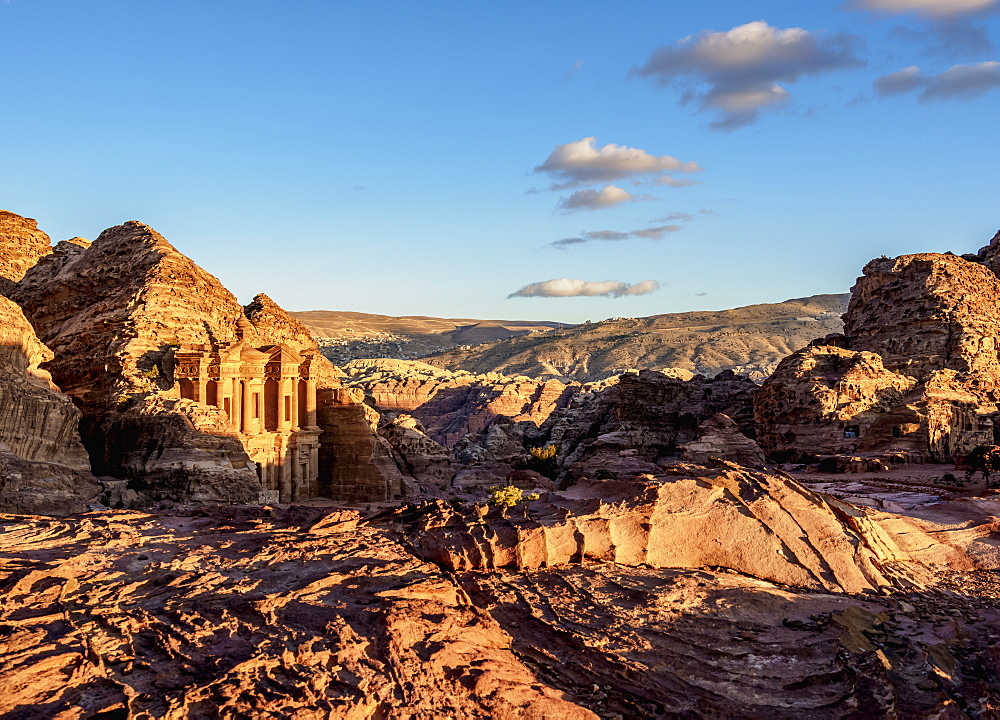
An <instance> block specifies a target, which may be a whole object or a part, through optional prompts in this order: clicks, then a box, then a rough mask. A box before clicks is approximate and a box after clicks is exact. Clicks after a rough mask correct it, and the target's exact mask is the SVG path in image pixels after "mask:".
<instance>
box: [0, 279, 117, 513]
mask: <svg viewBox="0 0 1000 720" xmlns="http://www.w3.org/2000/svg"><path fill="white" fill-rule="evenodd" d="M51 358H52V353H51V351H50V350H49V349H48V348H47V347H45V345H43V344H42V343H41V342H39V340H38V338H37V337H36V336H35V333H34V331H33V329H32V327H31V325H30V324H29V323H28V321H27V320H26V319H25V317H24V315H23V314H22V313H21V309H20V308H19V307H18V306H17V305H16V304H14V303H13V302H11V301H10V300H8V299H7V298H5V297H0V511H5V512H28V513H54V514H66V513H71V512H80V511H82V510H84V509H85V506H86V503H87V501H88V500H90V499H92V498H93V497H94V496H95V495H96V494H97V492H98V490H99V489H100V488H99V486H98V485H97V484H96V483H95V482H94V479H93V477H91V476H90V473H89V470H90V464H89V462H88V459H87V453H86V451H85V450H84V449H83V445H82V444H81V443H80V435H79V431H78V426H79V421H80V411H79V410H77V409H76V407H74V406H73V403H72V402H70V400H69V398H67V397H66V396H65V395H63V394H62V393H60V392H58V388H56V386H55V385H53V384H52V381H51V376H50V375H49V373H48V372H46V371H45V370H42V369H40V368H39V364H40V363H42V362H45V361H47V360H50V359H51Z"/></svg>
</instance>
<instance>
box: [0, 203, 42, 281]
mask: <svg viewBox="0 0 1000 720" xmlns="http://www.w3.org/2000/svg"><path fill="white" fill-rule="evenodd" d="M51 245H52V241H51V240H49V236H48V235H46V234H45V233H43V232H42V231H41V230H39V229H38V224H37V223H36V222H35V221H34V220H32V219H30V218H25V217H21V216H20V215H15V214H14V213H12V212H7V211H6V210H0V295H7V294H9V293H10V292H11V290H13V288H14V286H15V284H16V283H17V282H18V281H19V280H20V279H21V278H23V277H24V274H25V273H26V272H27V271H28V270H29V269H30V268H31V267H33V266H34V265H35V263H37V262H38V259H39V258H41V257H43V256H44V255H47V254H48V253H50V252H51V251H52V248H51Z"/></svg>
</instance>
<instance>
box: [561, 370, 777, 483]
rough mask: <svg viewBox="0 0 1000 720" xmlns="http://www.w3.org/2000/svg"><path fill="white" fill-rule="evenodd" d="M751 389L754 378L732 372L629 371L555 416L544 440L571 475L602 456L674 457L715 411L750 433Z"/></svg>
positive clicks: (575, 474)
mask: <svg viewBox="0 0 1000 720" xmlns="http://www.w3.org/2000/svg"><path fill="white" fill-rule="evenodd" d="M756 390H757V385H756V384H755V383H753V382H752V381H750V380H747V379H746V378H741V377H738V376H736V375H734V374H733V373H732V372H722V373H719V374H718V375H717V376H716V377H714V378H711V379H706V378H703V377H701V376H698V377H695V378H694V379H692V380H688V381H684V380H678V379H676V378H671V377H667V376H666V375H664V374H663V373H659V372H655V371H652V370H644V371H642V372H640V373H638V374H631V373H628V374H625V375H622V376H621V378H620V379H619V381H618V383H617V384H616V385H612V386H611V387H609V388H608V389H606V390H604V391H602V392H598V393H594V394H588V395H587V396H581V397H580V398H578V400H577V402H576V403H574V405H572V406H571V407H570V408H569V409H568V410H567V411H565V412H563V413H560V414H559V415H558V416H556V417H554V418H553V420H552V421H551V422H550V424H549V426H548V427H547V428H546V430H547V432H548V442H550V443H552V444H554V445H555V446H556V447H557V448H558V451H559V454H558V457H559V465H560V467H561V468H562V469H563V470H564V471H567V472H569V473H570V475H571V476H574V477H575V476H579V475H580V474H581V473H582V472H585V468H584V466H586V465H590V466H593V465H594V463H595V462H596V460H597V459H598V458H599V457H602V456H609V457H616V456H618V455H619V454H620V453H627V454H628V455H629V456H630V457H636V458H638V459H641V460H643V461H646V462H649V463H655V462H657V461H658V460H661V459H664V458H669V457H678V456H679V455H680V452H681V449H680V448H681V446H682V445H684V444H685V443H690V442H693V441H696V440H698V438H699V436H700V434H701V431H700V430H699V426H700V425H701V424H702V423H703V422H705V421H706V420H708V419H709V418H711V417H712V416H713V415H715V414H717V413H723V414H725V415H727V416H728V417H730V418H731V419H732V420H733V421H734V422H735V424H736V426H737V428H738V429H739V431H740V432H742V433H744V434H745V435H747V436H751V437H752V436H753V433H754V425H753V393H754V392H756ZM574 466H576V467H575V468H574Z"/></svg>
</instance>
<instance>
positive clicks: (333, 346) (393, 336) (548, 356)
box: [290, 293, 850, 382]
mask: <svg viewBox="0 0 1000 720" xmlns="http://www.w3.org/2000/svg"><path fill="white" fill-rule="evenodd" d="M849 300H850V295H849V294H846V293H845V294H842V295H814V296H812V297H806V298H796V299H792V300H786V301H785V302H781V303H766V304H760V305H748V306H746V307H741V308H735V309H732V310H715V311H703V312H686V313H669V314H665V315H653V316H651V317H645V318H611V319H609V320H603V321H601V322H596V323H584V324H582V325H567V324H565V323H558V322H543V321H522V320H472V319H445V318H432V317H424V316H408V317H391V316H387V315H371V314H367V313H355V312H334V311H324V310H314V311H308V312H293V313H290V315H292V316H293V317H294V318H296V319H297V320H299V321H300V322H301V323H303V324H304V325H305V326H306V327H307V328H308V329H309V330H310V331H311V332H312V333H313V334H314V335H315V336H316V338H317V340H318V341H319V344H320V346H321V348H322V350H323V353H324V354H325V355H326V356H327V357H329V358H330V359H331V360H333V361H334V362H341V363H343V362H348V361H350V360H354V359H362V358H379V357H390V358H418V357H419V358H421V359H423V360H424V361H425V362H428V363H431V364H433V365H437V366H439V367H442V368H447V369H449V370H467V371H469V372H471V373H475V374H482V373H489V372H499V373H503V374H507V375H527V376H529V377H535V378H548V377H558V378H563V379H573V380H579V381H585V382H586V381H595V380H601V379H603V378H605V377H608V376H609V375H614V374H617V373H620V372H623V371H626V370H634V369H644V368H652V369H657V370H662V369H666V368H672V369H673V370H672V372H673V373H674V374H678V375H681V376H685V375H689V374H694V373H696V374H702V375H709V376H711V375H715V374H716V373H718V372H720V371H722V370H733V371H735V372H737V373H740V374H744V375H748V376H749V377H753V378H758V379H760V378H764V377H766V376H767V375H770V374H771V372H772V371H773V370H774V368H775V367H776V366H777V364H778V362H780V360H781V359H782V358H783V357H785V356H786V355H789V354H791V353H792V352H794V351H796V350H798V349H799V348H801V347H804V346H805V345H807V344H808V343H809V342H810V341H811V340H814V339H815V338H818V337H823V336H824V335H828V334H830V333H835V332H840V331H841V329H842V328H843V325H842V322H841V319H840V316H841V314H842V313H843V312H844V311H845V310H846V309H847V303H848V301H849Z"/></svg>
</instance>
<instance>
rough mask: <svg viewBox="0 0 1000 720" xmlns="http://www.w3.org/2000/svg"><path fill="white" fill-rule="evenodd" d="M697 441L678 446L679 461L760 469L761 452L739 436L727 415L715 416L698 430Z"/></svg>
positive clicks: (738, 431)
mask: <svg viewBox="0 0 1000 720" xmlns="http://www.w3.org/2000/svg"><path fill="white" fill-rule="evenodd" d="M698 433H699V435H698V439H697V440H693V441H691V442H689V443H684V444H683V445H681V446H680V447H681V457H682V458H683V459H684V460H687V461H688V462H692V463H696V464H699V465H704V464H705V463H707V462H709V461H710V460H714V459H718V460H729V461H731V462H734V463H736V464H737V465H743V466H745V467H751V468H761V467H764V451H763V450H761V449H760V446H759V445H758V444H757V443H755V442H754V441H753V440H751V439H750V438H748V437H747V436H746V435H744V434H743V433H741V432H740V428H739V426H738V425H737V424H736V423H735V422H733V419H732V418H730V417H729V416H728V415H724V414H722V413H716V414H715V415H713V416H712V417H710V418H709V419H708V420H706V421H705V422H703V423H702V424H701V425H699V426H698Z"/></svg>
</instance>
